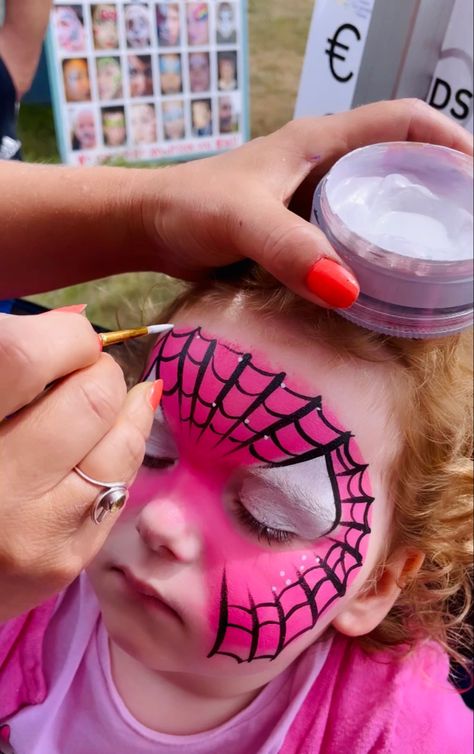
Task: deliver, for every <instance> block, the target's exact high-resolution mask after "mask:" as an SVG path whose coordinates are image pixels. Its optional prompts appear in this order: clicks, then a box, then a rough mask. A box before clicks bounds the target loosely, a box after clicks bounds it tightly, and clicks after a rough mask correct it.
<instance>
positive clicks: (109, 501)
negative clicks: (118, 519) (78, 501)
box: [73, 466, 129, 524]
mask: <svg viewBox="0 0 474 754" xmlns="http://www.w3.org/2000/svg"><path fill="white" fill-rule="evenodd" d="M73 471H75V472H76V474H79V476H80V477H82V479H84V480H85V481H86V482H89V483H90V484H94V485H95V486H96V487H101V488H103V492H99V494H98V495H97V497H96V499H95V500H94V502H93V504H92V508H91V518H92V520H93V522H94V523H95V524H100V523H101V522H102V521H103V520H104V518H106V516H108V515H109V513H116V512H117V511H120V510H122V508H123V507H124V505H125V503H126V502H127V500H128V494H129V493H128V487H127V485H126V484H125V482H102V481H101V480H100V479H94V478H93V477H91V476H89V475H88V474H85V473H84V471H82V469H80V468H79V466H74V469H73Z"/></svg>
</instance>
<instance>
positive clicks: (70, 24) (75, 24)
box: [52, 5, 85, 52]
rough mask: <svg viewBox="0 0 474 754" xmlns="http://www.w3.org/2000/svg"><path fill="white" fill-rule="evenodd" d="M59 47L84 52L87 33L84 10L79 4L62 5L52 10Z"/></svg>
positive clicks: (66, 50) (63, 49) (67, 50)
mask: <svg viewBox="0 0 474 754" xmlns="http://www.w3.org/2000/svg"><path fill="white" fill-rule="evenodd" d="M52 13H53V25H54V28H55V31H56V39H57V42H58V45H59V48H60V49H61V50H62V51H64V52H84V51H85V35H84V26H83V18H82V10H81V7H80V6H77V5H62V6H59V7H56V8H54V9H53V11H52Z"/></svg>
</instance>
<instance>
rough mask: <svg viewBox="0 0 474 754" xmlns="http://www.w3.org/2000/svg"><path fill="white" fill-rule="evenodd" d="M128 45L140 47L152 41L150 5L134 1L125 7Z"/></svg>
mask: <svg viewBox="0 0 474 754" xmlns="http://www.w3.org/2000/svg"><path fill="white" fill-rule="evenodd" d="M124 21H125V36H126V39H127V47H132V48H134V49H140V48H143V47H149V46H150V43H151V24H150V15H149V8H148V5H142V4H140V3H134V4H133V5H126V6H125V8H124Z"/></svg>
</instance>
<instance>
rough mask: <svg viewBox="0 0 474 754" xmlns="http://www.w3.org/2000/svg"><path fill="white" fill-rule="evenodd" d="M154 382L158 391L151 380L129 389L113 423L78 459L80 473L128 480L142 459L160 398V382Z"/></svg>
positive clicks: (130, 479)
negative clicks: (88, 450)
mask: <svg viewBox="0 0 474 754" xmlns="http://www.w3.org/2000/svg"><path fill="white" fill-rule="evenodd" d="M158 382H159V383H160V384H159V385H158V386H157V388H158V392H156V390H157V388H155V387H154V384H155V383H153V384H152V385H151V384H150V383H149V382H147V383H142V384H140V385H136V386H135V387H134V388H132V390H130V392H129V393H128V395H127V398H126V401H125V403H124V405H123V408H122V410H121V412H120V414H119V416H118V418H117V420H116V422H115V424H114V426H113V427H112V428H111V429H110V431H109V432H108V433H107V434H106V435H105V436H104V437H103V438H102V439H101V440H100V441H99V442H98V443H97V445H95V446H94V447H93V448H92V450H91V451H90V452H89V453H88V454H87V455H86V456H84V458H83V459H82V460H81V462H80V468H81V470H82V471H84V473H86V474H87V475H88V476H90V477H93V478H94V479H101V480H105V481H112V482H114V481H120V482H125V483H126V484H130V482H131V481H132V479H133V477H134V476H135V474H136V473H137V471H138V469H139V467H140V465H141V463H142V461H143V456H144V454H145V441H146V439H147V437H148V435H149V434H150V430H151V425H152V422H153V416H154V412H155V406H157V403H156V401H157V400H159V399H160V398H161V389H160V386H161V385H162V382H161V380H159V381H158ZM151 400H153V401H154V403H153V405H152V402H151Z"/></svg>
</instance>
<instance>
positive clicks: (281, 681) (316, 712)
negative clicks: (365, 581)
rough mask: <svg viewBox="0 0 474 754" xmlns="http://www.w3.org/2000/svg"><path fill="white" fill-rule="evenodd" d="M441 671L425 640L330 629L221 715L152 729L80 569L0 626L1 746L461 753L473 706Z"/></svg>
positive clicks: (468, 743) (90, 752) (57, 753)
mask: <svg viewBox="0 0 474 754" xmlns="http://www.w3.org/2000/svg"><path fill="white" fill-rule="evenodd" d="M53 610H54V615H53V617H51V613H52V611H53ZM321 666H322V667H321ZM447 673H448V663H447V658H446V656H445V655H444V654H443V653H442V652H441V650H440V649H439V648H438V647H437V646H435V645H433V644H429V643H426V644H424V645H420V646H419V647H418V648H417V650H416V651H414V652H413V653H412V654H411V655H410V656H409V657H407V658H406V659H404V660H401V661H397V660H395V659H394V657H393V655H389V654H388V653H378V654H376V655H370V656H369V655H366V654H365V653H364V652H362V650H361V649H360V648H359V647H358V645H357V644H356V643H355V642H353V641H352V640H350V639H346V638H345V637H342V636H335V637H334V639H333V641H332V642H328V643H323V644H319V645H317V646H315V647H312V648H311V649H310V650H309V651H307V652H305V653H304V654H303V655H302V656H301V658H300V659H299V660H297V661H296V662H295V663H294V664H293V665H292V666H291V667H290V668H288V669H287V671H286V672H285V673H284V674H283V675H281V676H280V677H279V678H277V679H275V681H273V682H272V683H271V684H269V685H268V686H267V687H266V688H265V689H264V690H263V691H262V692H261V694H260V695H259V696H258V697H257V698H256V699H255V700H254V702H253V703H252V704H251V705H250V706H249V707H248V708H247V709H246V710H244V711H243V712H241V713H240V714H239V715H237V716H236V717H234V718H233V719H232V720H230V721H229V722H228V723H226V724H225V725H223V726H220V727H219V728H216V729H214V730H212V731H207V732H206V733H201V734H197V735H194V736H167V735H163V734H159V733H156V732H154V731H151V730H149V729H147V728H145V727H144V726H142V725H141V724H140V723H138V722H137V721H136V720H135V719H134V718H133V717H132V716H131V715H130V713H129V712H128V710H127V709H126V708H125V706H124V704H123V702H122V700H121V699H120V697H119V695H118V693H117V691H116V689H115V686H114V683H113V679H112V677H111V673H110V664H109V653H108V642H107V637H106V634H105V630H104V628H103V624H102V621H101V618H100V612H99V606H98V604H97V602H96V600H95V597H94V595H93V593H92V590H91V589H90V587H89V585H88V582H87V580H86V578H85V577H84V576H83V577H81V578H80V579H78V580H77V581H76V582H75V583H74V584H73V585H72V586H71V587H70V588H69V589H68V590H66V592H65V593H64V594H63V595H62V597H61V598H60V602H59V603H58V604H57V606H56V608H55V606H54V604H53V603H51V604H49V605H46V606H43V607H41V608H39V609H37V610H33V611H31V612H30V613H29V614H27V615H26V616H22V617H21V618H19V619H17V620H14V621H10V622H9V623H7V624H5V626H3V627H0V721H2V722H5V723H7V725H8V726H9V727H7V726H5V727H4V728H3V730H2V726H1V725H0V752H3V751H7V752H11V751H12V750H13V751H14V752H15V754H99V752H100V754H118V753H119V752H120V754H122V753H123V754H124V753H125V752H127V754H148V752H154V754H161V752H167V753H168V752H170V753H171V754H188V753H189V754H191V753H192V754H217V752H219V754H221V752H226V754H250V752H251V753H252V754H277V753H278V754H318V753H319V754H341V752H350V754H369V753H370V754H407V753H409V754H472V751H473V726H472V715H471V713H470V711H469V710H468V709H467V707H465V705H464V704H463V701H462V699H461V698H460V697H459V696H458V694H457V693H456V692H455V691H454V689H453V688H452V687H451V686H450V685H449V684H448V682H447V680H446V678H447ZM8 740H9V741H10V744H7V743H5V741H8ZM8 746H10V748H8ZM11 747H13V748H11Z"/></svg>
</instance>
